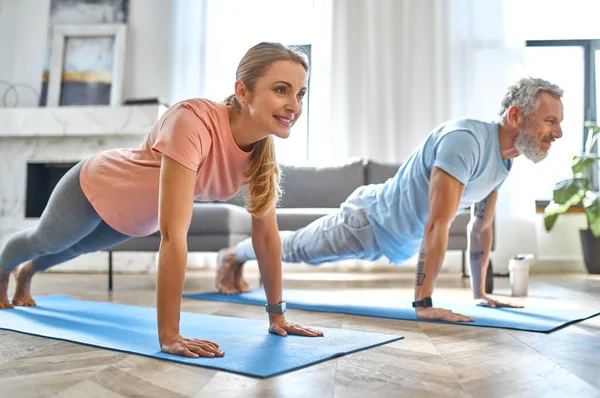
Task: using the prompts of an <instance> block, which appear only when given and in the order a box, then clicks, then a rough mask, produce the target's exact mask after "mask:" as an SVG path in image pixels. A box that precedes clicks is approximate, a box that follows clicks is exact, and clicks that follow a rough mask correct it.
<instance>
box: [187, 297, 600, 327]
mask: <svg viewBox="0 0 600 398" xmlns="http://www.w3.org/2000/svg"><path fill="white" fill-rule="evenodd" d="M184 297H186V298H192V299H198V300H210V301H225V302H229V303H239V304H253V305H265V293H264V290H263V289H256V290H253V291H252V292H250V293H242V294H238V295H229V296H228V295H223V294H220V293H200V294H186V295H184ZM283 297H284V299H285V301H286V303H287V307H288V308H293V309H300V310H308V311H320V312H335V313H340V314H350V315H362V316H372V317H379V318H392V319H402V320H407V321H420V322H426V321H422V320H420V319H417V318H416V316H415V310H414V309H413V308H412V306H411V303H410V302H405V301H401V300H400V299H398V298H394V297H391V296H390V297H387V298H385V299H382V297H381V296H373V295H369V294H365V295H361V294H360V293H357V292H356V291H350V292H349V291H343V290H341V291H337V292H331V291H312V290H311V291H308V290H291V289H290V290H285V291H284V293H283ZM435 304H436V305H438V306H440V307H442V308H446V309H449V310H452V311H454V312H458V313H460V314H463V315H468V316H471V317H473V318H474V319H475V322H465V323H461V325H472V326H487V327H494V328H504V329H516V330H526V331H530V332H552V331H554V330H556V329H559V328H561V327H563V326H566V325H569V324H571V323H574V322H579V321H583V320H584V319H587V318H591V317H593V316H596V315H598V314H600V311H574V310H566V309H557V308H555V309H549V308H530V307H529V308H528V307H526V308H488V307H481V306H477V305H475V304H458V303H448V302H440V301H436V302H435ZM429 322H440V321H429ZM444 323H450V322H444Z"/></svg>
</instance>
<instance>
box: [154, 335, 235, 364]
mask: <svg viewBox="0 0 600 398" xmlns="http://www.w3.org/2000/svg"><path fill="white" fill-rule="evenodd" d="M160 350H161V351H162V352H166V353H167V354H175V355H181V356H184V357H189V358H198V357H206V358H213V357H222V356H223V355H225V353H224V352H223V351H221V350H219V345H218V344H216V343H213V342H212V341H208V340H200V339H188V338H185V337H183V336H181V335H180V334H176V335H174V336H172V337H169V338H167V339H166V341H165V342H161V345H160Z"/></svg>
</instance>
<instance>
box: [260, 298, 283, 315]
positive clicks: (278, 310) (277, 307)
mask: <svg viewBox="0 0 600 398" xmlns="http://www.w3.org/2000/svg"><path fill="white" fill-rule="evenodd" d="M265 309H266V311H267V312H268V313H275V314H283V313H284V312H285V311H286V309H287V308H286V304H285V300H281V301H280V302H279V303H277V304H265Z"/></svg>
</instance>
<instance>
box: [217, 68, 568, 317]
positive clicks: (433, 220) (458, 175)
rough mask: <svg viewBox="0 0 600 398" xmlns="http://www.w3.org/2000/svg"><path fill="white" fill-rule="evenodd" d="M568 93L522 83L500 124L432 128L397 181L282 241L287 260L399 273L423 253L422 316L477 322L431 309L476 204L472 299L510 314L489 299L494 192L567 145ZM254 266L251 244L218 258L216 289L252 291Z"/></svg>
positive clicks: (418, 287) (418, 290) (357, 196)
mask: <svg viewBox="0 0 600 398" xmlns="http://www.w3.org/2000/svg"><path fill="white" fill-rule="evenodd" d="M562 94H563V90H562V89H560V88H559V87H558V86H556V85H554V84H552V83H550V82H547V81H545V80H542V79H533V78H526V79H521V80H520V81H519V82H517V83H516V84H515V85H513V86H511V87H510V88H509V89H508V92H507V93H506V95H505V97H504V99H503V101H502V105H501V109H500V121H499V122H491V123H488V122H483V121H479V120H473V119H466V118H464V119H457V120H452V121H449V122H446V123H444V124H442V125H441V126H438V127H436V128H435V129H434V130H433V131H432V132H431V133H430V134H429V136H428V137H427V139H426V140H425V141H424V142H423V144H422V145H421V146H420V147H419V148H417V149H416V151H415V152H414V153H413V154H412V155H411V156H410V157H409V159H408V160H407V161H406V162H404V164H403V165H402V167H401V168H400V169H399V170H398V172H397V173H396V175H395V176H394V177H392V178H390V179H388V180H387V181H386V182H385V183H382V184H374V185H366V186H362V187H359V188H358V189H357V190H356V191H354V192H353V193H352V194H351V195H350V196H349V197H348V199H346V201H345V202H344V203H342V205H341V206H340V210H339V211H338V212H336V213H334V214H331V215H327V216H324V217H321V218H320V219H318V220H316V221H314V222H313V223H311V224H310V225H308V226H307V227H305V228H301V229H299V230H297V231H293V232H281V245H282V258H283V261H286V262H305V263H309V264H314V265H318V264H320V263H323V262H328V261H336V260H342V259H349V258H358V259H365V260H375V259H377V258H379V257H381V256H382V255H385V256H386V257H387V258H389V260H390V261H392V262H393V263H396V264H401V263H403V262H404V261H406V260H408V259H410V258H411V257H413V256H414V255H415V254H417V253H418V254H419V256H418V264H417V273H416V282H415V301H414V302H413V306H414V307H415V311H416V315H417V317H419V318H421V319H429V320H445V321H450V322H469V321H473V319H472V318H470V317H467V316H464V315H461V314H456V313H453V312H452V311H449V310H445V309H441V308H436V307H433V306H432V301H431V295H432V293H433V289H434V284H435V280H436V277H437V275H438V273H439V271H440V269H441V266H442V262H443V259H444V255H445V253H446V248H447V246H448V231H449V228H450V225H451V224H452V221H453V220H454V218H455V216H456V214H457V213H458V211H459V210H460V209H463V208H466V207H470V206H471V205H474V207H473V212H472V221H471V224H470V233H469V252H470V256H469V258H470V267H471V282H472V288H473V293H474V297H475V299H477V301H478V303H479V304H483V305H488V306H491V307H501V306H513V305H512V304H509V303H504V302H501V301H498V300H496V299H494V298H492V297H490V296H487V295H486V294H485V277H484V276H485V275H486V271H487V266H488V261H489V255H490V251H491V248H492V223H493V219H494V207H495V204H496V198H497V190H498V188H499V187H500V186H501V185H502V183H503V182H504V180H505V178H506V177H507V176H508V173H509V171H510V169H511V166H512V159H513V158H515V157H517V156H519V155H521V154H522V155H524V156H525V157H527V158H528V159H530V160H531V161H533V162H539V161H541V160H542V159H544V158H545V157H546V155H547V154H548V150H549V148H550V146H551V144H552V142H553V141H554V140H556V139H558V138H560V137H562V131H561V127H560V123H561V122H562V119H563V105H562V101H561V97H562ZM255 258H256V255H255V253H254V250H253V247H252V242H251V240H250V239H247V240H246V241H244V242H241V243H239V244H238V245H237V246H236V247H235V248H230V249H226V250H222V251H221V253H220V255H219V261H218V262H219V270H218V272H217V286H218V288H219V290H221V291H222V292H223V293H229V294H232V293H239V292H241V291H246V290H247V289H248V287H247V286H248V285H247V284H246V283H245V282H244V280H243V279H242V274H241V266H242V265H243V263H244V262H245V261H247V260H250V259H255Z"/></svg>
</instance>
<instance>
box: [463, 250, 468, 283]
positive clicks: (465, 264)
mask: <svg viewBox="0 0 600 398" xmlns="http://www.w3.org/2000/svg"><path fill="white" fill-rule="evenodd" d="M466 266H467V252H466V250H463V251H462V277H463V278H466V277H467V272H466V271H467V270H466Z"/></svg>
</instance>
